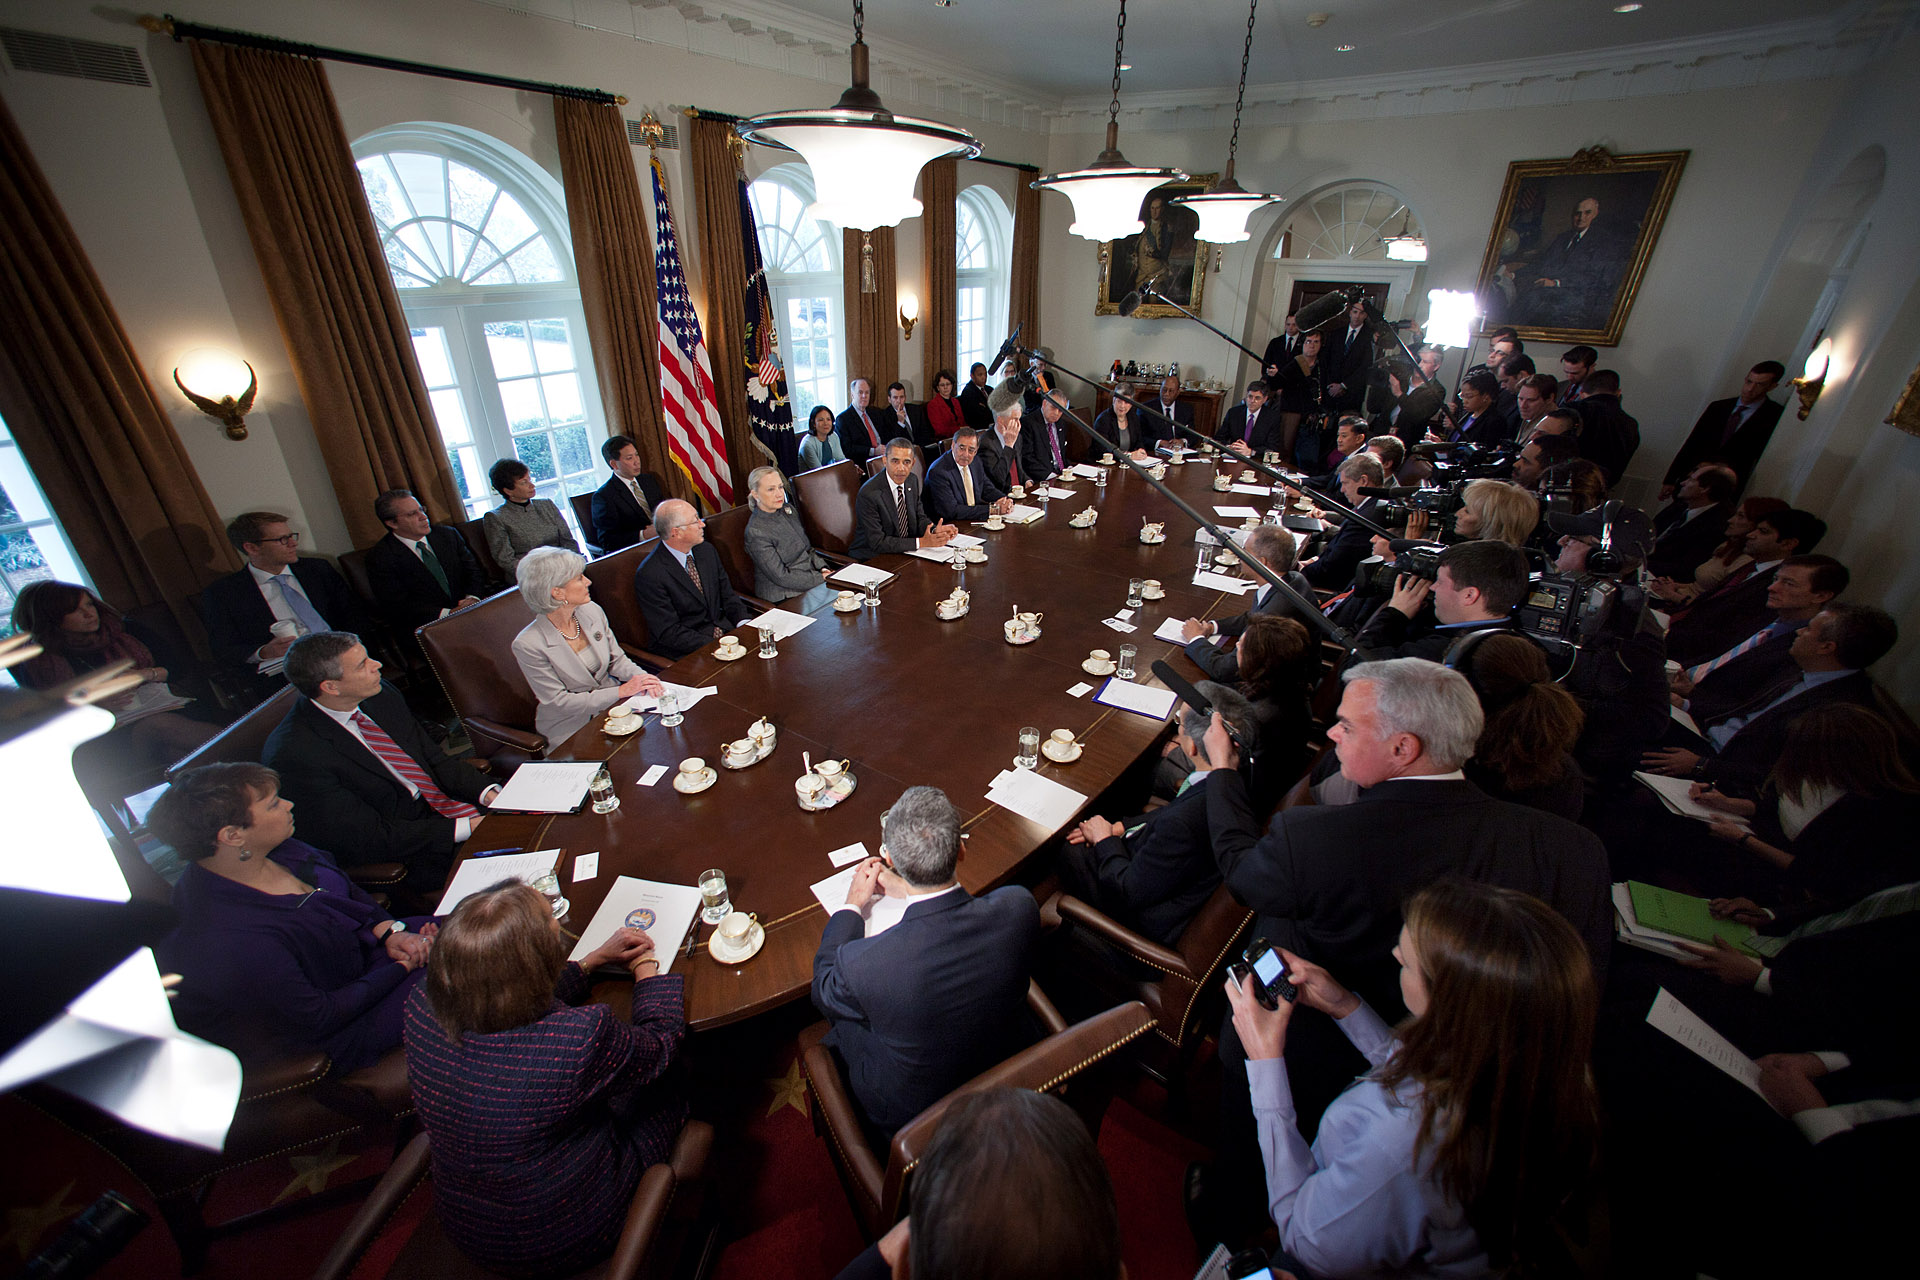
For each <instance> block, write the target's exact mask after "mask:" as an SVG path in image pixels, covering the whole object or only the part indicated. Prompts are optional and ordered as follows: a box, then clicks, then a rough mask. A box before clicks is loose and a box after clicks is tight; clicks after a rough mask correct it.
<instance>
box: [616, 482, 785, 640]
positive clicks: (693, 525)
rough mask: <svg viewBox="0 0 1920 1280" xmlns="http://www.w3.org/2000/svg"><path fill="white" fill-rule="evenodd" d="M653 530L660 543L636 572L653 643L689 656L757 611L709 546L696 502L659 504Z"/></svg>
mask: <svg viewBox="0 0 1920 1280" xmlns="http://www.w3.org/2000/svg"><path fill="white" fill-rule="evenodd" d="M653 531H654V532H655V533H657V534H659V535H660V543H659V545H658V546H656V547H654V549H653V551H652V553H651V554H649V555H648V556H647V558H646V559H645V560H642V561H641V562H640V567H639V568H638V569H635V570H634V571H633V594H634V596H635V598H636V599H637V600H638V601H639V604H640V616H641V617H643V618H645V619H646V620H647V631H648V634H649V636H650V643H649V646H648V647H649V648H651V649H653V650H654V651H655V652H656V653H661V654H665V655H666V656H667V657H669V658H681V657H685V656H686V655H687V654H689V653H692V652H693V651H694V650H695V649H698V648H701V647H702V646H704V645H708V644H712V643H713V642H714V641H715V640H717V639H719V638H720V635H721V633H722V632H724V631H725V630H726V629H727V628H728V627H731V626H735V625H737V624H739V623H742V622H745V621H746V620H747V619H748V618H751V617H753V616H754V613H755V612H756V611H755V609H754V607H753V606H752V605H750V604H748V603H747V602H746V601H745V600H742V599H741V598H740V597H739V596H737V595H735V594H734V590H733V583H732V582H731V581H730V580H729V579H728V578H727V571H726V569H725V568H724V567H723V566H722V565H721V563H720V553H719V552H718V551H715V550H714V549H713V548H712V547H711V546H709V545H707V525H706V521H704V520H702V519H701V518H700V513H699V512H697V511H695V510H694V509H693V504H692V503H691V502H683V501H681V500H680V499H679V498H668V499H667V500H666V501H665V502H663V503H661V504H660V505H659V506H657V507H655V508H654V509H653Z"/></svg>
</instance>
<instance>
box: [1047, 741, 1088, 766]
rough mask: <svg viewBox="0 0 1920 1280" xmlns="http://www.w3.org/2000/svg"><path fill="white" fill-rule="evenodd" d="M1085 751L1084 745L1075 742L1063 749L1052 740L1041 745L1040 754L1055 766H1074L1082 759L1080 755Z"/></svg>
mask: <svg viewBox="0 0 1920 1280" xmlns="http://www.w3.org/2000/svg"><path fill="white" fill-rule="evenodd" d="M1085 749H1086V747H1085V744H1084V743H1079V742H1075V743H1070V744H1068V745H1067V746H1066V747H1062V746H1061V745H1060V744H1059V743H1057V742H1055V741H1054V740H1053V739H1052V738H1048V739H1047V740H1046V741H1045V742H1043V743H1041V744H1040V754H1041V755H1043V756H1045V757H1046V758H1047V759H1049V760H1051V761H1053V762H1054V763H1055V764H1072V763H1073V762H1074V761H1075V760H1078V759H1079V758H1080V753H1081V752H1082V751H1084V750H1085Z"/></svg>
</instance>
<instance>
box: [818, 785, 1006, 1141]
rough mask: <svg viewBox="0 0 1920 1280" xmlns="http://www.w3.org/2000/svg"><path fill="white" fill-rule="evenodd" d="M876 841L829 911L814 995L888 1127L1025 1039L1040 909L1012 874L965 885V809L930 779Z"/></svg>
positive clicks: (850, 1079)
mask: <svg viewBox="0 0 1920 1280" xmlns="http://www.w3.org/2000/svg"><path fill="white" fill-rule="evenodd" d="M880 841H881V842H880V856H879V857H878V858H869V859H867V860H866V861H865V862H863V863H861V864H860V865H859V866H858V867H857V868H855V869H854V872H853V881H852V884H851V885H850V886H849V887H848V889H847V900H846V902H845V903H844V904H842V905H841V906H839V907H837V908H835V910H834V912H833V914H832V915H831V916H829V917H828V919H827V927H826V931H825V932H824V933H823V934H822V935H821V938H820V949H819V950H818V951H817V952H815V953H814V957H813V1003H814V1006H815V1007H816V1008H818V1009H819V1010H820V1012H821V1013H823V1014H825V1015H826V1017H827V1020H828V1021H829V1022H831V1023H832V1024H833V1029H832V1031H830V1032H829V1033H828V1035H827V1038H826V1041H825V1043H826V1044H827V1045H828V1047H830V1048H831V1049H832V1050H833V1052H834V1056H835V1057H836V1059H838V1061H839V1063H840V1065H841V1068H842V1070H843V1071H844V1073H845V1075H846V1078H847V1083H848V1085H849V1086H850V1087H851V1088H852V1090H853V1096H854V1099H855V1101H856V1102H858V1104H859V1106H860V1109H861V1110H862V1112H863V1113H864V1119H865V1120H866V1122H867V1125H868V1127H869V1128H870V1129H873V1130H875V1131H877V1132H879V1133H884V1134H886V1135H889V1136H891V1135H892V1133H893V1132H894V1131H895V1130H896V1129H898V1128H900V1126H902V1125H904V1124H905V1123H907V1121H909V1120H911V1119H913V1118H914V1117H915V1116H916V1115H918V1114H919V1113H920V1112H922V1111H924V1110H925V1109H926V1108H927V1107H928V1106H930V1105H932V1104H933V1103H934V1102H936V1101H938V1100H939V1099H940V1098H942V1097H945V1096H946V1095H947V1094H948V1093H950V1092H952V1091H953V1090H954V1089H956V1088H958V1087H959V1086H960V1085H962V1084H965V1083H966V1082H967V1081H968V1080H970V1079H972V1078H973V1077H974V1076H976V1075H978V1074H979V1073H980V1072H982V1071H984V1070H986V1069H987V1068H988V1067H990V1066H992V1065H993V1064H995V1063H997V1062H999V1061H1000V1060H1002V1059H1003V1058H1006V1057H1008V1056H1009V1055H1010V1054H1012V1053H1013V1052H1015V1051H1016V1050H1018V1049H1019V1048H1020V1047H1021V1045H1022V1043H1023V1042H1024V1036H1023V1033H1024V1032H1025V1031H1026V1029H1027V1022H1026V1019H1025V1018H1024V1017H1023V1016H1022V1015H1021V1010H1022V1008H1023V1006H1024V1003H1025V1000H1026V994H1027V977H1028V973H1029V971H1030V962H1031V956H1032V951H1033V947H1034V942H1035V940H1036V939H1037V938H1038V936H1039V933H1040V909H1039V908H1038V907H1037V906H1036V905H1035V904H1034V900H1033V895H1032V894H1031V893H1029V892H1028V891H1027V890H1025V889H1023V888H1021V887H1019V886H1018V885H1009V886H1008V887H1006V888H1004V889H996V890H994V891H993V892H992V893H989V894H987V895H986V896H984V897H980V898H976V897H974V896H973V895H971V894H969V893H968V892H967V891H966V890H965V889H963V888H961V887H960V882H959V880H957V879H956V878H955V874H954V872H955V868H957V867H958V865H959V862H960V814H959V812H958V811H957V810H956V809H955V808H954V807H953V805H952V804H951V803H949V802H948V800H947V797H946V794H945V793H944V792H942V791H940V790H939V789H937V788H935V787H908V788H907V789H906V790H905V791H903V792H902V793H901V794H900V798H899V799H898V800H896V801H894V802H893V807H892V808H891V809H889V810H887V812H886V815H885V817H883V818H882V819H881V821H880ZM889 922H894V923H889Z"/></svg>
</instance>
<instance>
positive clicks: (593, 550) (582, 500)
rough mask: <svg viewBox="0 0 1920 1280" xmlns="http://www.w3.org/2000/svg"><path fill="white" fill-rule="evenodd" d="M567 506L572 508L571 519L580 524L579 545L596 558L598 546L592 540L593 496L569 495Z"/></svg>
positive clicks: (598, 552) (598, 551) (598, 550)
mask: <svg viewBox="0 0 1920 1280" xmlns="http://www.w3.org/2000/svg"><path fill="white" fill-rule="evenodd" d="M567 504H568V505H569V506H571V507H572V508H573V518H574V519H575V520H577V521H578V522H579V524H580V545H581V546H583V547H585V548H586V551H587V554H588V555H592V556H598V555H599V554H600V544H599V543H597V542H595V541H594V540H593V495H592V494H590V493H575V494H569V495H568V497H567Z"/></svg>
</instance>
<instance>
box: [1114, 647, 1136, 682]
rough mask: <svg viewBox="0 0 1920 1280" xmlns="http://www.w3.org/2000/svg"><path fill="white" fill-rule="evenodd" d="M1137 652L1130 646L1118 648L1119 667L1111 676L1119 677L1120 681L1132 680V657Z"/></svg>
mask: <svg viewBox="0 0 1920 1280" xmlns="http://www.w3.org/2000/svg"><path fill="white" fill-rule="evenodd" d="M1138 652H1139V650H1138V649H1135V648H1134V647H1133V646H1132V645H1130V644H1123V645H1121V646H1120V665H1119V667H1118V668H1117V669H1116V670H1115V671H1114V673H1113V674H1115V675H1117V676H1119V677H1120V678H1121V679H1122V680H1131V679H1133V657H1134V655H1135V654H1136V653H1138Z"/></svg>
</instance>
